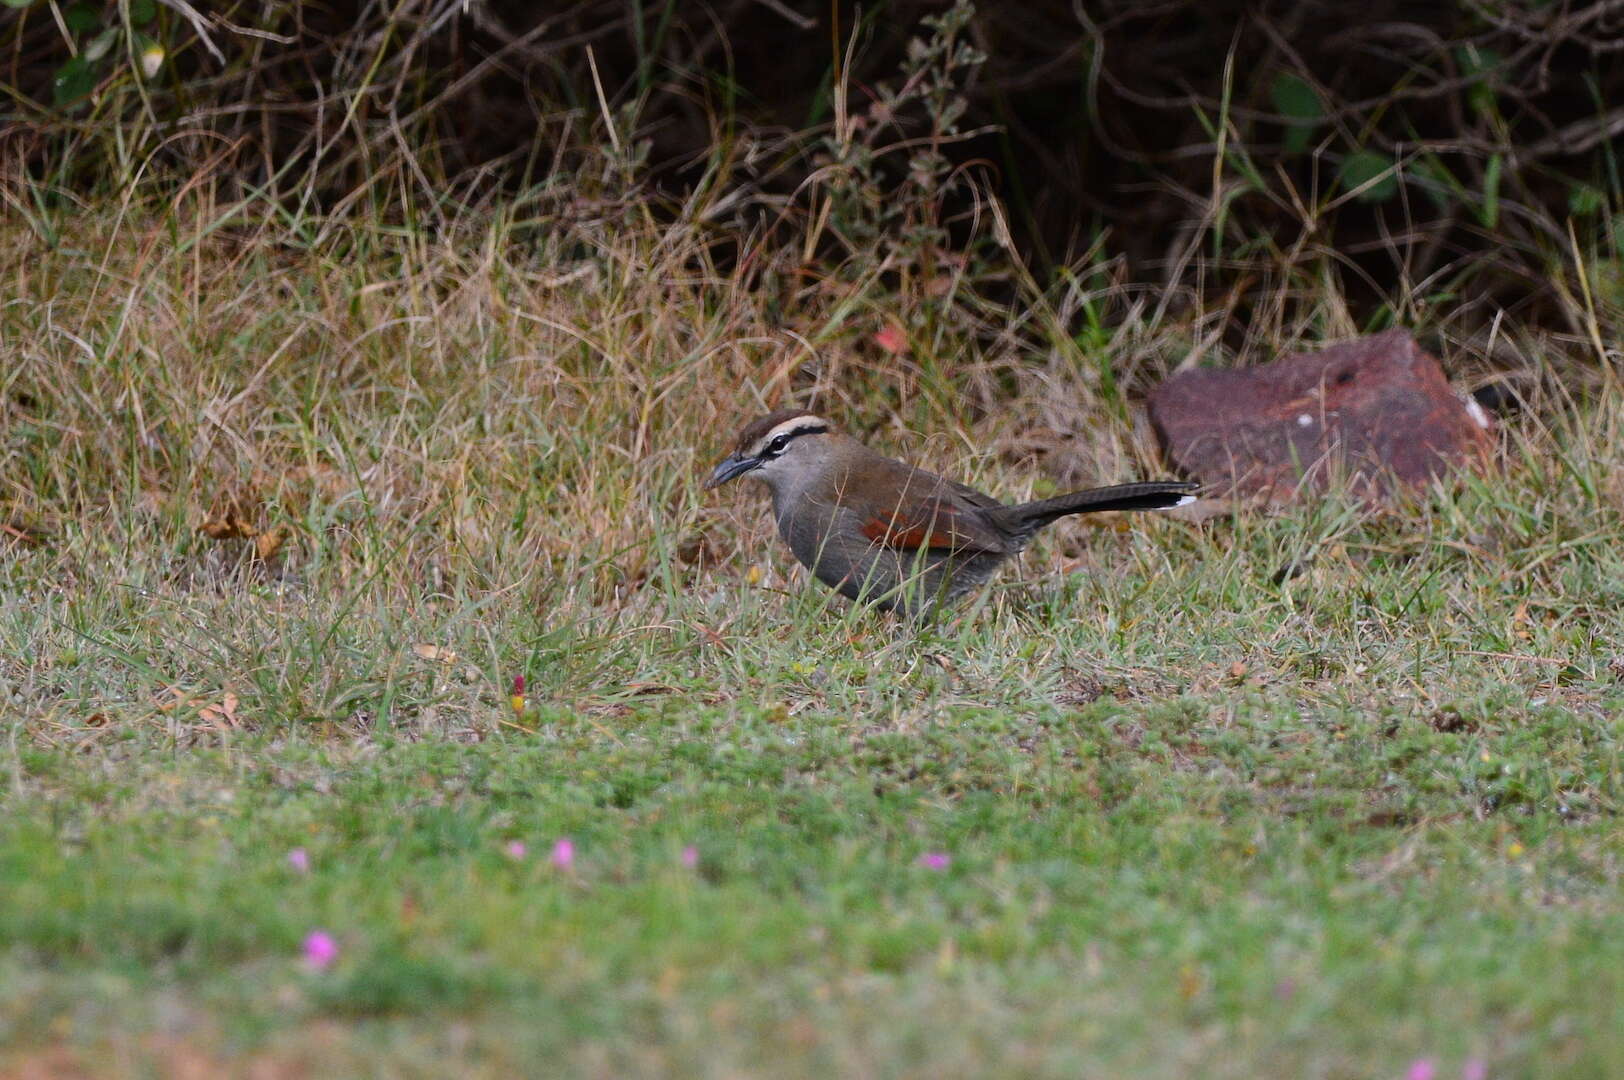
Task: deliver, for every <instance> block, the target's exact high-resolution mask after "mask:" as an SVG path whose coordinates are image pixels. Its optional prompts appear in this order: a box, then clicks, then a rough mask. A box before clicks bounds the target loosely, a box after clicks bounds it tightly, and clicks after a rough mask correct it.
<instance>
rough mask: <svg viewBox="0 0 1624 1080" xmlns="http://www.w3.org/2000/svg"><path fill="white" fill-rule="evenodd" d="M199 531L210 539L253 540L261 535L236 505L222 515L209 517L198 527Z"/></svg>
mask: <svg viewBox="0 0 1624 1080" xmlns="http://www.w3.org/2000/svg"><path fill="white" fill-rule="evenodd" d="M197 531H198V532H200V533H202V534H203V535H204V536H206V537H208V538H209V539H210V540H252V539H253V538H254V537H256V536H258V535H259V530H258V529H256V528H255V527H254V526H253V524H251V523H250V522H248V521H246V520H244V519H243V518H242V516H241V515H240V514H238V512H237V508H236V507H232V508H231V509H230V510H227V511H226V512H225V514H224V515H222V516H221V517H217V518H209V519H208V520H207V521H205V522H204V523H203V524H201V525H199V526H198V527H197Z"/></svg>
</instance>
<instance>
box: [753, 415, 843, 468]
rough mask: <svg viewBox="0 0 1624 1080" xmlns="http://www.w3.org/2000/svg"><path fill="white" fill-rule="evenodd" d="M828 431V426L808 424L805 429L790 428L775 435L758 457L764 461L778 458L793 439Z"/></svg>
mask: <svg viewBox="0 0 1624 1080" xmlns="http://www.w3.org/2000/svg"><path fill="white" fill-rule="evenodd" d="M828 430H829V426H828V425H827V424H807V425H805V426H804V427H797V428H790V429H789V430H788V431H782V432H779V433H778V434H777V435H774V436H773V437H772V438H771V439H770V440H768V442H767V445H766V446H763V447H762V448H761V452H760V453H759V454H757V455H756V456H757V457H759V458H762V459H764V460H765V459H770V458H775V457H778V456H780V455H781V454H783V452H784V450H785V449H786V448H787V447H788V446H789V444H790V441H791V440H792V439H798V438H800V437H801V436H802V435H822V434H823V433H824V432H826V431H828Z"/></svg>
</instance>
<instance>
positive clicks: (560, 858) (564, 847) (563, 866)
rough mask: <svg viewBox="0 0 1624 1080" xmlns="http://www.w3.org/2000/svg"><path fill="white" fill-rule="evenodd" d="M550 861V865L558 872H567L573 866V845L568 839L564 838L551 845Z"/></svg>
mask: <svg viewBox="0 0 1624 1080" xmlns="http://www.w3.org/2000/svg"><path fill="white" fill-rule="evenodd" d="M551 859H552V864H553V865H554V866H556V867H558V868H559V869H560V870H568V869H569V868H570V867H572V866H574V865H575V845H574V844H573V843H571V842H570V838H569V837H567V836H566V837H565V838H564V839H562V840H560V841H559V842H558V843H556V844H554V845H553V854H552V856H551Z"/></svg>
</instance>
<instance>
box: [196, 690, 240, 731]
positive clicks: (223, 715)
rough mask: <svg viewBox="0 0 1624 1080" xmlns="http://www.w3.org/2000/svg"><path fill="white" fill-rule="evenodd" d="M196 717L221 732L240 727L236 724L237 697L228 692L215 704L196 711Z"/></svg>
mask: <svg viewBox="0 0 1624 1080" xmlns="http://www.w3.org/2000/svg"><path fill="white" fill-rule="evenodd" d="M197 715H198V717H199V718H200V719H203V720H207V721H208V722H209V723H211V724H213V725H214V726H215V727H216V728H219V729H221V730H224V729H226V728H234V727H240V726H241V725H240V724H238V722H237V695H236V694H233V693H232V692H231V691H229V690H227V691H226V693H225V695H224V696H223V697H221V699H220V700H219V702H217V703H216V704H213V705H205V706H203V707H202V708H201V709H199V710H197Z"/></svg>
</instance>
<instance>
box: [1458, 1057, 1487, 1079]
mask: <svg viewBox="0 0 1624 1080" xmlns="http://www.w3.org/2000/svg"><path fill="white" fill-rule="evenodd" d="M1460 1080H1489V1063H1488V1062H1486V1061H1484V1060H1483V1059H1482V1058H1467V1059H1466V1060H1465V1061H1464V1062H1462V1063H1461V1067H1460Z"/></svg>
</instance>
